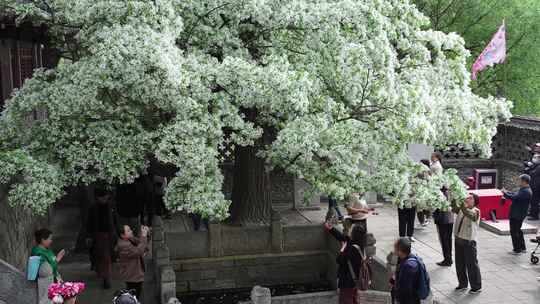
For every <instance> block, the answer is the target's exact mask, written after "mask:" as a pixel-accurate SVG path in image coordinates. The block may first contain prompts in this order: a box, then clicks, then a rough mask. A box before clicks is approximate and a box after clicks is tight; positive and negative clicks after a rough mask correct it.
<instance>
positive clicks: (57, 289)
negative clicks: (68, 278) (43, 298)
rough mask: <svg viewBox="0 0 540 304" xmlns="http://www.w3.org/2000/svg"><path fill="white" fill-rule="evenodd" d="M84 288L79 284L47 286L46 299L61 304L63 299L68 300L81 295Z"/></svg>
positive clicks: (67, 283) (82, 284) (69, 283)
mask: <svg viewBox="0 0 540 304" xmlns="http://www.w3.org/2000/svg"><path fill="white" fill-rule="evenodd" d="M85 287H86V286H85V285H84V283H79V282H76V283H72V282H64V283H54V284H51V286H49V290H48V297H49V300H52V301H53V302H54V303H62V302H63V300H64V299H70V298H73V297H76V296H77V295H78V294H80V293H82V292H83V291H84V289H85Z"/></svg>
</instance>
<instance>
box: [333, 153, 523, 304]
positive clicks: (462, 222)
mask: <svg viewBox="0 0 540 304" xmlns="http://www.w3.org/2000/svg"><path fill="white" fill-rule="evenodd" d="M441 160H442V157H441V154H439V153H433V154H432V155H431V160H422V161H421V163H422V164H423V165H425V171H424V172H423V173H422V176H420V178H430V176H433V175H436V174H442V173H443V170H444V169H443V166H442V163H441ZM530 182H531V178H530V176H529V175H527V174H522V175H520V176H519V178H518V187H519V190H518V191H516V192H510V191H508V190H506V189H504V188H503V189H501V190H502V193H503V196H504V198H506V199H509V200H511V202H512V203H511V206H510V212H509V223H510V234H511V238H512V246H513V250H512V251H511V252H510V253H511V254H514V255H520V254H523V253H526V246H525V239H524V236H523V232H522V230H521V227H522V224H523V221H524V220H525V218H526V217H527V214H528V210H529V208H530V205H531V203H530V202H531V197H532V191H531V188H530V185H529V184H530ZM441 191H442V192H443V194H444V195H445V196H446V197H448V195H447V189H446V188H444V187H443V188H442V189H441ZM504 201H505V200H502V201H501V204H503V203H504ZM479 202H480V199H479V197H478V195H476V194H475V193H470V194H469V195H468V196H467V197H466V199H465V201H464V202H455V201H452V202H451V203H450V205H451V208H450V209H449V210H416V208H415V207H414V204H412V205H409V206H403V207H402V208H398V226H399V229H398V230H399V238H398V239H397V240H396V242H395V244H394V255H395V256H397V258H398V264H397V267H396V271H395V274H394V275H393V276H392V277H391V278H390V280H389V284H390V286H391V290H392V299H393V301H394V303H400V304H413V303H420V302H421V300H423V299H425V297H427V295H428V294H429V293H430V291H429V274H428V273H427V271H426V268H425V265H424V263H423V261H422V259H421V258H420V257H418V256H417V255H416V254H414V253H412V251H411V247H412V246H411V244H412V243H413V242H415V239H414V229H415V218H416V217H418V219H419V222H420V226H419V227H417V228H423V227H426V226H427V225H429V219H430V218H432V219H433V222H434V223H435V225H436V229H437V233H438V237H439V241H440V246H441V251H442V256H443V260H442V261H441V262H438V263H437V265H439V266H441V267H450V266H452V265H454V264H455V269H456V276H457V286H456V288H455V290H456V291H457V292H461V291H465V290H467V289H469V288H470V289H469V293H470V294H476V293H479V292H481V291H482V275H481V271H480V266H479V263H478V254H477V245H478V229H479V226H480V209H479V208H478V204H479ZM345 209H346V210H347V215H345V216H343V215H342V214H341V212H340V210H339V208H338V204H337V201H336V200H335V199H332V198H330V200H329V211H331V212H333V213H335V214H336V215H337V217H338V221H331V219H330V218H329V216H328V215H327V220H326V222H325V228H326V229H327V230H328V231H329V233H330V234H331V235H332V236H334V238H335V239H336V240H338V241H339V242H341V244H342V246H341V249H340V251H339V253H338V255H337V258H336V262H337V264H338V273H337V276H338V288H339V303H340V304H353V303H354V304H356V303H357V296H356V295H357V292H358V290H359V289H361V288H360V287H359V286H361V285H362V280H364V281H365V280H369V279H370V278H369V275H364V276H362V275H361V274H362V273H366V272H363V269H362V268H363V267H366V266H365V265H367V264H365V263H362V261H363V259H365V239H366V234H367V231H368V229H367V221H366V219H367V217H368V216H369V215H371V214H374V209H372V208H369V207H368V205H367V204H366V203H365V201H364V200H363V199H362V198H361V195H359V194H358V193H354V194H352V195H351V196H350V197H349V199H348V201H347V202H346V203H345ZM340 221H341V222H342V223H343V229H342V231H340V230H339V229H336V227H335V226H336V225H337V224H338V223H339V222H340ZM452 249H454V252H453V254H452ZM364 270H365V269H364ZM363 283H364V284H365V283H366V282H363ZM426 288H427V292H426Z"/></svg>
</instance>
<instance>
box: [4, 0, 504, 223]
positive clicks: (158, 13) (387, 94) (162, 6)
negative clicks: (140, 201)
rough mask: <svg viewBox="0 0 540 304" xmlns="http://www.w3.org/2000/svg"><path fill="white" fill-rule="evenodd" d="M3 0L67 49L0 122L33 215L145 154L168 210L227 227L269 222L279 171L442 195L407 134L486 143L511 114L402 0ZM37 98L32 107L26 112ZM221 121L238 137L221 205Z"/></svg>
mask: <svg viewBox="0 0 540 304" xmlns="http://www.w3.org/2000/svg"><path fill="white" fill-rule="evenodd" d="M2 3H3V6H4V8H5V9H7V10H10V11H12V13H14V14H16V15H18V16H19V18H20V19H21V20H28V19H31V20H33V21H35V22H41V23H45V24H46V25H47V26H48V28H49V34H50V36H51V37H52V41H53V42H54V43H56V45H57V47H58V48H59V49H60V50H61V52H62V56H63V59H62V60H61V61H60V63H59V64H58V66H57V68H55V69H53V70H48V71H44V70H38V71H36V72H35V74H34V77H33V78H32V79H30V80H28V81H27V82H26V83H25V85H24V87H23V88H22V89H21V90H19V91H17V92H16V93H15V94H14V95H13V97H12V98H11V99H10V100H9V101H8V102H7V106H6V108H5V110H4V111H3V113H2V117H1V120H0V138H2V142H1V151H2V153H1V154H0V155H1V156H0V179H1V180H0V181H2V182H9V183H11V184H12V188H11V192H10V199H11V202H12V203H13V204H16V205H17V204H18V205H23V206H28V207H31V208H33V209H34V210H38V211H40V210H41V211H43V210H45V209H46V208H47V207H48V206H49V205H50V204H51V203H53V202H54V201H55V200H56V199H57V198H58V197H60V196H61V195H62V189H63V188H64V187H65V186H67V185H75V184H88V183H92V182H96V181H106V182H108V183H111V184H113V183H119V182H120V183H125V182H131V181H133V180H134V179H135V178H136V177H137V176H138V175H139V174H141V172H143V171H144V170H145V169H147V167H148V166H149V161H148V160H149V158H150V157H156V158H157V159H158V160H159V161H161V162H162V163H166V164H169V165H172V166H174V167H176V168H178V171H177V173H176V176H175V177H174V178H173V179H172V180H171V181H170V183H169V186H168V189H167V192H166V201H167V204H168V205H169V206H170V207H173V208H177V209H184V210H189V211H194V212H198V213H201V214H203V215H204V216H207V217H211V218H215V219H224V218H226V217H227V216H228V215H229V211H230V213H231V219H232V220H233V222H238V223H245V222H264V221H265V220H266V219H268V217H269V216H270V213H271V204H270V196H269V195H270V193H269V191H268V187H269V182H270V181H269V172H270V171H271V170H272V169H274V168H276V167H279V168H282V169H284V170H286V171H287V172H289V173H291V174H294V175H296V176H299V177H302V178H304V179H305V180H307V181H308V182H309V183H310V184H311V185H313V186H314V187H315V188H316V189H317V190H319V191H322V192H324V193H328V194H331V195H333V196H335V197H338V198H342V197H344V196H345V195H346V194H347V193H349V192H351V191H368V190H371V191H376V192H379V193H384V194H389V195H391V196H392V197H394V200H395V202H396V203H398V204H403V202H406V201H407V199H408V198H409V196H410V195H411V188H412V187H415V193H416V195H417V196H418V197H422V201H430V200H429V199H430V197H431V198H433V199H432V200H431V201H432V203H431V204H432V206H431V207H445V204H447V203H446V201H444V200H441V199H439V196H438V195H439V193H440V191H438V189H439V188H438V187H439V186H440V184H442V183H444V182H446V183H448V181H455V175H453V172H450V173H449V174H447V178H445V180H444V181H442V180H438V179H432V180H430V181H432V182H415V181H414V180H415V176H416V175H417V174H418V172H419V171H420V168H419V167H418V166H417V165H416V164H414V163H412V162H411V161H410V160H409V158H408V156H407V144H408V143H413V142H414V143H418V142H421V143H426V144H430V145H436V146H444V145H446V144H452V143H462V144H474V145H476V146H477V147H478V149H479V150H481V151H482V152H483V153H484V155H486V156H487V155H489V153H490V141H491V137H492V136H493V135H494V134H495V128H496V125H497V123H498V122H500V121H501V120H504V119H506V118H508V117H509V103H508V102H507V101H505V100H502V99H497V98H491V97H490V98H481V97H478V96H476V95H474V94H472V93H471V90H470V88H469V82H470V80H469V78H470V77H469V73H468V72H467V70H466V67H465V62H466V58H467V57H468V56H469V53H468V51H467V50H466V49H465V48H464V42H463V40H462V39H461V37H459V36H458V35H456V34H444V33H441V32H435V31H431V30H429V22H428V19H427V18H425V17H424V16H423V15H422V14H420V13H419V12H418V10H417V9H416V8H415V7H414V6H413V5H411V4H410V3H409V2H408V1H405V0H365V1H354V0H318V1H312V0H154V1H148V0H146V1H130V0H126V1H100V0H97V1H96V0H78V1H72V0H39V1H24V3H22V2H19V1H8V0H2ZM21 3H22V4H21ZM35 111H40V112H42V113H43V112H45V113H46V115H45V117H44V118H42V119H39V120H37V121H33V122H29V121H28V116H29V115H30V113H33V112H35ZM225 131H226V132H227V133H228V134H230V140H231V141H232V142H233V143H234V144H235V145H236V146H237V148H236V150H235V176H234V187H233V194H232V204H231V202H229V201H227V200H226V199H225V198H224V196H223V194H222V191H221V188H222V183H223V176H222V173H221V170H220V167H219V147H220V146H221V145H223V141H224V132H225ZM19 177H22V178H19ZM455 184H456V183H452V185H455ZM454 188H455V189H457V190H456V192H460V190H461V193H462V189H461V188H460V187H459V186H455V187H453V189H454Z"/></svg>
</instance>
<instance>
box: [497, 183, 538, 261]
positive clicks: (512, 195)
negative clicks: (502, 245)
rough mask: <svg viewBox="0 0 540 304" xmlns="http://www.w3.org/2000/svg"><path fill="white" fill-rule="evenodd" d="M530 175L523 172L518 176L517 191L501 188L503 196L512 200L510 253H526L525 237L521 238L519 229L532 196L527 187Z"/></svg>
mask: <svg viewBox="0 0 540 304" xmlns="http://www.w3.org/2000/svg"><path fill="white" fill-rule="evenodd" d="M530 181H531V177H530V176H529V175H527V174H523V175H521V176H520V177H519V180H518V183H519V187H520V188H519V191H517V192H509V191H506V190H505V189H502V191H503V195H504V197H505V198H507V199H510V200H512V205H511V206H510V215H509V219H510V235H511V236H512V246H513V247H514V248H513V249H514V250H513V251H512V252H511V253H512V254H522V253H526V252H527V249H526V247H525V239H524V238H523V232H522V231H521V225H523V221H524V220H525V217H526V216H527V209H528V208H529V203H530V201H531V197H532V191H531V188H530V187H529V183H530Z"/></svg>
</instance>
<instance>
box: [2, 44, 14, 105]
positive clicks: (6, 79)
mask: <svg viewBox="0 0 540 304" xmlns="http://www.w3.org/2000/svg"><path fill="white" fill-rule="evenodd" d="M0 73H1V75H2V77H1V78H2V92H0V94H1V97H2V101H5V100H6V99H8V98H9V96H10V95H11V92H12V91H13V78H12V76H13V71H12V69H11V41H10V40H2V41H0Z"/></svg>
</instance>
